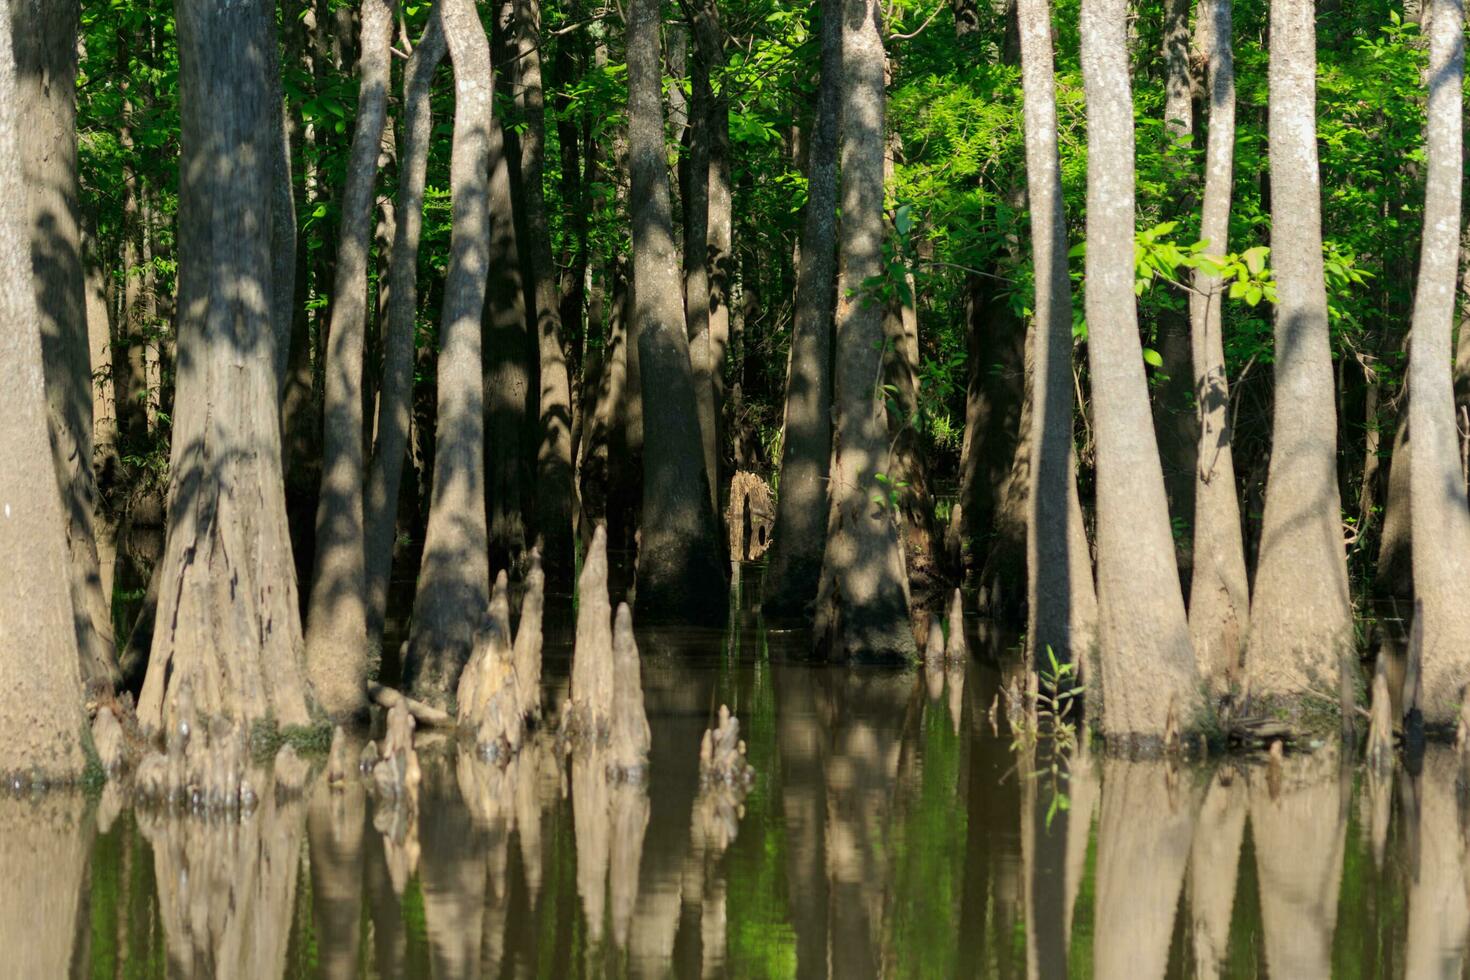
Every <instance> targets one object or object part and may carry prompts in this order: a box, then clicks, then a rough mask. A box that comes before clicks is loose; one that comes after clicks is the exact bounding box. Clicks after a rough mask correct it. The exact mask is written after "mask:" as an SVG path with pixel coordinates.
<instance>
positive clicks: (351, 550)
mask: <svg viewBox="0 0 1470 980" xmlns="http://www.w3.org/2000/svg"><path fill="white" fill-rule="evenodd" d="M394 7H395V3H394V2H393V0H363V4H362V28H361V30H362V35H361V38H362V40H361V45H362V46H361V53H360V55H359V57H358V74H359V78H360V82H359V85H360V88H359V91H358V97H357V121H356V123H355V124H354V129H353V133H352V149H351V152H350V155H349V158H348V163H347V182H346V186H345V187H344V188H343V190H342V228H341V232H340V234H339V235H338V239H337V269H336V272H337V279H336V282H335V283H334V284H333V288H332V328H331V333H330V334H329V336H328V340H327V345H328V346H327V371H326V395H325V405H324V413H325V417H324V418H323V420H322V422H323V446H322V454H323V459H322V482H321V492H320V495H319V496H318V498H317V512H316V563H315V565H313V567H312V579H311V602H310V606H309V612H308V614H307V621H306V664H307V668H308V669H309V671H310V674H311V682H312V685H313V687H314V688H315V689H316V695H317V698H318V700H319V701H320V702H321V705H322V707H323V708H325V709H326V711H327V714H328V715H330V716H331V717H332V718H333V719H341V718H343V717H346V716H349V715H354V714H358V713H360V712H365V711H366V710H367V679H368V671H369V669H370V667H371V664H370V661H369V646H368V632H367V602H368V592H367V572H366V565H365V557H364V554H365V537H364V516H363V495H364V491H365V489H366V486H365V484H366V481H365V476H366V465H365V462H364V458H363V445H362V442H363V436H362V432H363V396H362V383H363V382H362V375H363V354H364V346H365V345H364V334H365V332H366V324H367V302H368V295H367V289H368V281H367V271H368V270H367V267H368V250H369V248H370V247H371V245H372V234H373V215H374V212H375V210H376V209H375V207H374V198H375V196H376V189H377V177H378V152H379V149H380V148H381V146H382V142H383V126H384V123H385V122H386V120H387V115H388V86H389V83H390V81H391V77H390V76H391V64H390V62H389V53H388V49H389V47H390V46H391V44H392V42H393V10H394Z"/></svg>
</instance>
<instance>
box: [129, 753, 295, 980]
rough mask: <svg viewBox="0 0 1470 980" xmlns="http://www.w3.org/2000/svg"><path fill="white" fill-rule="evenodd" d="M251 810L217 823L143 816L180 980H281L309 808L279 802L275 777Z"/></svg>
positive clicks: (258, 778)
mask: <svg viewBox="0 0 1470 980" xmlns="http://www.w3.org/2000/svg"><path fill="white" fill-rule="evenodd" d="M250 781H251V783H252V784H254V785H256V786H262V787H264V791H263V792H262V793H261V794H260V797H261V798H260V805H259V807H258V808H257V809H256V811H255V812H254V813H251V814H247V815H245V816H243V817H240V818H238V820H239V822H238V823H236V822H235V821H234V820H232V819H229V818H226V819H224V820H220V821H216V820H213V819H205V818H200V817H193V816H189V815H185V814H180V813H174V812H171V811H166V812H160V813H145V812H140V813H139V815H138V818H139V826H140V828H141V829H142V831H143V836H144V837H145V838H146V839H147V840H148V842H149V844H150V845H151V846H152V848H153V861H154V867H155V878H156V880H157V882H158V910H159V917H160V918H161V919H162V921H163V932H164V935H165V936H166V937H167V938H168V956H169V973H170V975H171V976H177V977H201V978H202V977H211V978H213V977H220V978H230V977H239V978H241V980H246V978H253V977H275V976H281V975H282V974H283V972H284V971H285V968H286V946H287V940H288V939H289V937H290V934H291V916H292V913H293V911H294V909H295V899H296V866H297V859H298V858H299V856H300V854H301V831H302V824H303V822H304V821H303V819H302V810H303V804H302V803H301V802H300V800H297V799H293V800H288V801H285V802H282V803H278V802H277V800H276V792H275V786H274V780H273V779H272V777H271V776H270V774H269V773H266V772H262V771H259V770H257V771H254V772H252V773H251V775H250Z"/></svg>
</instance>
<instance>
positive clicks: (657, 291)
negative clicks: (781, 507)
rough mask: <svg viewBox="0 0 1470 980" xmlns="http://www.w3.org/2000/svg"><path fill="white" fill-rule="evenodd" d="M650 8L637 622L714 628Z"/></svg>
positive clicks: (636, 278) (638, 316)
mask: <svg viewBox="0 0 1470 980" xmlns="http://www.w3.org/2000/svg"><path fill="white" fill-rule="evenodd" d="M658 25H659V5H658V2H657V0H631V3H630V4H629V7H628V156H629V169H630V172H631V176H632V187H631V202H630V203H631V207H632V216H633V282H634V319H635V328H634V335H635V336H636V338H637V343H638V355H639V356H638V360H639V371H640V383H641V386H642V387H641V390H642V393H643V430H644V440H643V518H642V522H641V526H640V533H641V535H642V538H641V541H640V544H639V549H638V585H637V611H638V615H639V617H640V622H645V623H646V622H648V621H650V620H656V619H669V618H677V619H681V620H684V621H692V622H722V621H723V620H724V618H725V616H726V615H727V613H728V611H729V599H728V596H727V594H726V588H725V570H724V561H723V558H722V554H721V549H720V545H719V541H718V540H717V538H718V535H717V534H716V524H715V514H714V509H713V508H712V507H711V506H710V488H709V485H708V479H707V478H706V475H705V471H704V455H703V449H702V447H701V445H700V438H699V428H698V426H695V425H689V424H688V420H690V419H693V418H697V417H698V416H697V414H696V412H697V409H696V400H695V393H694V378H693V373H692V371H691V369H690V362H689V338H688V336H687V334H686V333H685V325H684V306H683V303H682V302H681V299H680V296H681V290H680V288H679V268H678V258H677V256H676V255H675V252H674V226H673V217H672V214H671V210H670V203H669V180H668V168H667V166H666V164H665V162H664V160H665V157H664V136H663V133H664V112H663V102H662V98H661V96H660V81H661V76H662V70H661V67H660V58H659V36H658Z"/></svg>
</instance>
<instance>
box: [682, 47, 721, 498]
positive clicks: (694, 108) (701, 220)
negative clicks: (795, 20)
mask: <svg viewBox="0 0 1470 980" xmlns="http://www.w3.org/2000/svg"><path fill="white" fill-rule="evenodd" d="M671 50H678V49H677V48H671ZM689 87H690V99H689V110H688V113H687V115H688V117H689V120H690V122H689V128H688V147H689V152H688V155H687V157H686V159H685V166H684V168H683V171H684V179H683V194H684V201H683V204H684V315H685V318H686V319H687V320H688V325H689V360H690V366H691V367H692V368H693V370H694V396H695V400H696V403H697V407H698V409H699V435H700V441H701V443H702V445H703V447H704V471H705V475H706V477H707V479H708V480H709V492H710V506H711V507H712V508H714V510H715V512H716V513H718V512H719V509H720V503H719V492H718V491H719V479H720V470H719V460H718V456H717V455H716V453H717V445H718V443H717V440H718V439H719V427H718V426H717V425H716V420H715V389H714V378H713V377H712V373H711V367H712V365H711V363H710V354H711V345H710V335H709V266H708V264H707V263H708V259H709V256H708V251H709V175H710V167H709V144H710V138H709V133H710V108H711V103H712V102H713V100H714V93H713V92H712V91H711V89H710V80H709V62H708V61H707V60H706V59H705V57H704V54H703V52H699V51H696V52H695V55H694V61H693V67H692V70H691V72H690V76H689ZM676 90H677V86H676V87H673V88H670V92H673V91H676Z"/></svg>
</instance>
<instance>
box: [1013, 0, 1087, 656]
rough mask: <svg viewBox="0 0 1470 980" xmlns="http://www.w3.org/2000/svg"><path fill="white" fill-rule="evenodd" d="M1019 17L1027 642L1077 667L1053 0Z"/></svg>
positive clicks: (1078, 586)
mask: <svg viewBox="0 0 1470 980" xmlns="http://www.w3.org/2000/svg"><path fill="white" fill-rule="evenodd" d="M1017 16H1018V19H1019V23H1020V27H1021V38H1020V40H1021V72H1022V74H1021V82H1022V85H1023V87H1024V90H1025V97H1026V104H1025V123H1026V174H1027V193H1028V196H1029V197H1030V201H1031V250H1032V262H1033V265H1034V267H1035V270H1036V272H1035V278H1036V301H1035V306H1034V309H1035V311H1036V312H1035V316H1036V326H1035V327H1034V329H1033V331H1032V335H1033V336H1032V341H1031V343H1032V369H1033V371H1034V372H1035V373H1034V379H1035V380H1034V384H1033V386H1032V392H1031V406H1032V407H1031V440H1030V443H1031V444H1030V447H1029V448H1030V454H1031V474H1032V480H1031V491H1032V492H1031V493H1030V495H1029V497H1030V507H1029V508H1028V511H1029V512H1028V515H1027V517H1028V520H1027V536H1026V537H1027V547H1026V553H1027V554H1026V569H1027V575H1026V608H1027V619H1028V624H1027V631H1026V635H1027V637H1028V639H1029V642H1030V645H1031V650H1032V656H1033V659H1035V661H1036V663H1037V666H1038V667H1039V666H1041V665H1043V664H1045V663H1046V662H1047V661H1046V660H1045V659H1044V658H1045V657H1046V654H1047V651H1048V650H1050V651H1053V652H1055V654H1056V656H1057V657H1058V658H1059V659H1060V658H1063V657H1065V658H1068V659H1070V660H1072V661H1073V662H1074V663H1075V662H1079V661H1084V660H1086V659H1087V658H1089V657H1090V656H1091V652H1092V647H1093V645H1094V643H1095V642H1096V633H1097V593H1096V591H1095V590H1094V588H1093V583H1092V553H1091V551H1090V549H1089V548H1088V546H1087V531H1086V529H1085V528H1084V527H1083V524H1082V506H1081V503H1080V502H1079V501H1078V499H1077V452H1076V448H1075V447H1074V445H1073V442H1072V283H1071V280H1070V278H1069V277H1068V273H1067V221H1066V214H1065V212H1064V208H1063V200H1062V175H1061V162H1060V156H1059V154H1058V150H1057V103H1056V80H1055V74H1054V71H1053V68H1052V47H1051V4H1050V2H1049V0H1020V2H1019V4H1018V5H1017ZM1088 683H1092V680H1089V681H1088Z"/></svg>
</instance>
